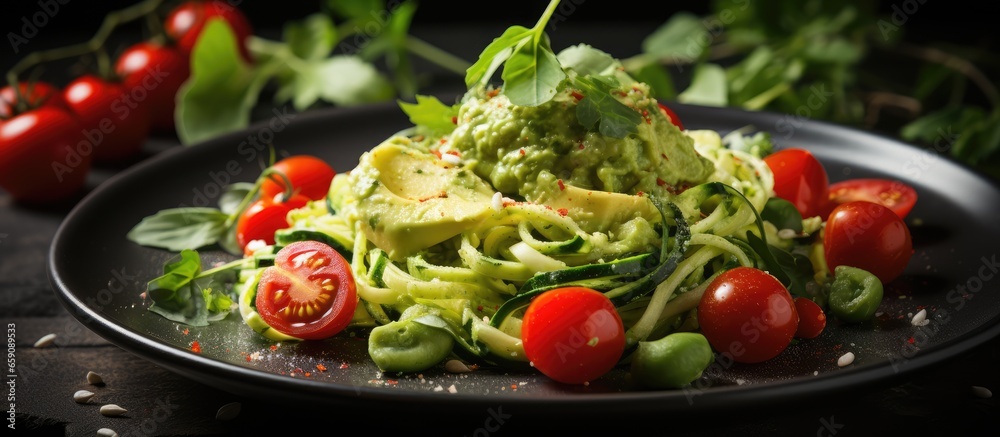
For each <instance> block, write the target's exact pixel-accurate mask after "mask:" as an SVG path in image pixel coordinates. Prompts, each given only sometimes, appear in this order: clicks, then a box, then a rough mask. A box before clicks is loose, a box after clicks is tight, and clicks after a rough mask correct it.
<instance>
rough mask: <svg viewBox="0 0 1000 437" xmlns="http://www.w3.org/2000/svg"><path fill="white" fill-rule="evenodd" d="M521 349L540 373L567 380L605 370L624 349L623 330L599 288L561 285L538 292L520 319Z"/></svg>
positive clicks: (575, 381) (582, 378) (577, 381)
mask: <svg viewBox="0 0 1000 437" xmlns="http://www.w3.org/2000/svg"><path fill="white" fill-rule="evenodd" d="M521 339H522V342H523V344H524V353H525V355H526V356H527V357H528V360H530V361H531V364H532V365H533V366H534V367H535V368H536V369H538V371H540V372H542V374H544V375H546V376H548V377H549V378H552V379H553V380H556V381H559V382H562V383H566V384H583V383H585V382H588V381H592V380H594V379H595V378H598V377H600V376H601V375H604V374H605V373H607V372H608V371H610V370H611V369H612V368H614V367H615V365H616V364H617V363H618V360H619V359H621V356H622V353H624V351H625V329H624V326H623V325H622V319H621V317H620V316H619V315H618V312H617V310H615V306H614V304H612V303H611V300H610V299H608V298H607V297H606V296H605V295H604V294H603V293H601V292H599V291H596V290H593V289H590V288H584V287H564V288H556V289H553V290H549V291H546V292H544V293H542V294H541V295H539V296H538V297H536V298H535V299H534V300H533V301H532V302H531V304H530V305H529V306H528V309H527V310H525V312H524V318H523V320H522V323H521Z"/></svg>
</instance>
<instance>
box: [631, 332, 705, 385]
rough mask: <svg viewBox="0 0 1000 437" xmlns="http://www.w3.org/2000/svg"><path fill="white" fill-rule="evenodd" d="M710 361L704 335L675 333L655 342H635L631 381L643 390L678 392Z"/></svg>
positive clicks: (693, 379)
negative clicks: (677, 390)
mask: <svg viewBox="0 0 1000 437" xmlns="http://www.w3.org/2000/svg"><path fill="white" fill-rule="evenodd" d="M714 359H715V355H714V354H713V353H712V346H711V345H710V344H709V343H708V339H706V338H705V336H704V335H702V334H700V333H697V332H675V333H673V334H670V335H667V336H666V337H663V338H661V339H659V340H653V341H640V342H639V344H638V346H637V348H636V351H635V355H634V356H633V357H632V379H633V381H635V383H637V384H638V385H640V386H642V387H646V388H653V389H674V388H681V387H683V386H685V385H687V384H690V383H691V382H693V381H695V380H697V379H698V378H700V377H701V374H702V372H704V371H705V369H707V368H708V366H709V365H710V364H712V361H713V360H714Z"/></svg>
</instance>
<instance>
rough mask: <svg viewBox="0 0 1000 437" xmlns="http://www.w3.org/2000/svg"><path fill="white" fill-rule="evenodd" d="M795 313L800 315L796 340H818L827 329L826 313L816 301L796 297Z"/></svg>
mask: <svg viewBox="0 0 1000 437" xmlns="http://www.w3.org/2000/svg"><path fill="white" fill-rule="evenodd" d="M794 302H795V312H796V313H798V314H799V327H798V329H796V330H795V337H796V338H816V337H819V335H820V334H822V333H823V329H826V312H825V311H823V308H822V307H820V306H819V304H817V303H816V302H815V301H813V300H812V299H809V298H805V297H796V298H795V299H794Z"/></svg>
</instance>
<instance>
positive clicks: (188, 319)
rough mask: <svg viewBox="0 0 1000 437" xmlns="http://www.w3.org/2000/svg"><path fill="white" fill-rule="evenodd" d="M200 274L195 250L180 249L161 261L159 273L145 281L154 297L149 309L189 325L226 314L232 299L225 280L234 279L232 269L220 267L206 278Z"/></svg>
mask: <svg viewBox="0 0 1000 437" xmlns="http://www.w3.org/2000/svg"><path fill="white" fill-rule="evenodd" d="M200 274H201V257H200V256H199V255H198V252H196V251H194V250H188V249H185V250H182V251H181V252H180V253H179V254H178V255H177V256H176V257H174V258H172V259H171V261H169V262H167V263H166V264H165V265H164V268H163V275H162V276H160V277H158V278H155V279H153V280H151V281H149V282H148V283H147V284H146V294H147V296H149V298H150V299H151V300H152V301H153V304H152V305H150V307H149V310H150V311H152V312H154V313H157V314H159V315H161V316H163V317H165V318H167V319H169V320H173V321H175V322H178V323H184V324H187V325H191V326H205V325H208V324H209V322H210V321H216V320H221V319H223V318H225V317H226V316H228V315H229V313H230V312H231V308H232V303H233V300H232V298H231V297H230V296H229V295H228V294H227V293H226V292H225V290H226V285H225V282H224V281H226V280H229V281H232V280H235V272H233V271H222V272H219V273H216V274H214V275H211V276H209V277H207V278H199V275H200ZM202 282H207V283H208V284H210V286H208V287H205V286H203V284H202Z"/></svg>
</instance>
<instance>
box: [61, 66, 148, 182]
mask: <svg viewBox="0 0 1000 437" xmlns="http://www.w3.org/2000/svg"><path fill="white" fill-rule="evenodd" d="M63 96H64V98H65V100H66V104H67V105H68V106H69V108H70V109H71V110H72V111H73V113H74V114H76V117H77V118H78V119H79V120H80V126H81V127H82V128H83V130H84V136H85V137H86V138H87V140H88V141H90V143H91V144H93V146H94V162H99V163H108V162H121V161H123V160H125V159H129V158H132V157H134V156H135V155H137V154H138V153H139V151H140V150H141V149H142V145H143V143H145V141H146V136H147V135H148V134H149V114H148V112H149V111H148V110H147V107H146V106H145V105H137V106H136V107H135V108H129V107H128V105H126V104H125V100H126V99H128V96H127V95H126V92H125V87H124V86H123V85H122V84H121V83H118V82H111V81H107V80H105V79H102V78H100V77H97V76H93V75H84V76H81V77H79V78H77V79H76V80H74V81H73V82H70V84H69V85H67V86H66V89H65V90H64V91H63Z"/></svg>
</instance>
